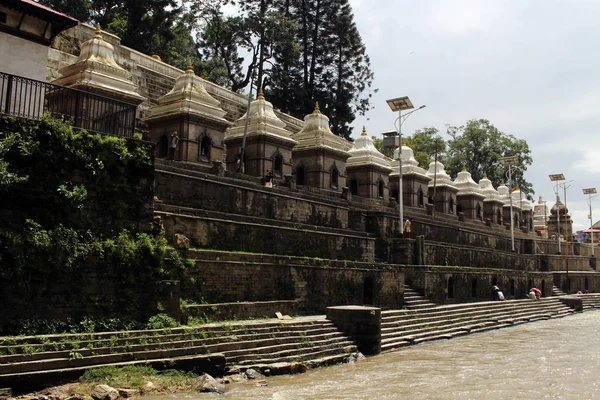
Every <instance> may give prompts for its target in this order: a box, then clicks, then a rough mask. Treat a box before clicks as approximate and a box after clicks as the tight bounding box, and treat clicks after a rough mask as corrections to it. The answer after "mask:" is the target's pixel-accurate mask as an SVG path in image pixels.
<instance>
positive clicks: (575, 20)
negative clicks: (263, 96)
mask: <svg viewBox="0 0 600 400" xmlns="http://www.w3.org/2000/svg"><path fill="white" fill-rule="evenodd" d="M350 3H351V4H352V6H353V9H354V13H355V20H356V23H357V25H358V28H359V31H360V33H361V36H362V37H363V40H364V42H365V43H366V45H367V52H368V54H369V56H370V58H371V67H372V69H373V71H374V73H375V82H374V87H376V88H379V89H380V90H379V93H377V94H375V95H374V96H373V100H372V101H373V105H374V106H375V109H374V110H372V111H370V112H369V114H368V115H367V116H366V117H362V116H357V119H356V121H355V123H354V124H353V125H354V132H355V133H354V135H355V136H356V134H357V133H358V132H360V129H361V127H362V125H363V124H365V123H366V125H367V129H368V131H369V133H370V134H372V135H377V134H379V133H381V132H384V131H389V130H391V129H394V128H393V122H394V119H395V116H394V115H393V113H391V111H390V110H389V108H388V107H387V104H386V103H385V100H386V99H389V98H393V97H398V96H403V95H408V96H410V98H411V99H412V101H413V103H414V104H427V108H426V109H424V110H422V111H419V112H418V113H415V114H414V115H413V116H412V117H411V118H410V119H409V120H407V122H406V123H405V124H404V125H403V129H402V130H403V132H405V133H406V134H410V133H411V132H412V131H413V130H414V129H418V128H421V127H423V126H435V127H436V128H438V129H439V130H440V131H441V132H442V133H443V132H445V124H452V125H461V124H463V123H465V122H466V121H467V120H468V119H472V118H486V119H489V120H490V121H491V122H492V123H493V124H494V125H496V126H497V127H498V128H499V129H500V130H502V131H504V132H507V133H511V134H513V135H515V136H516V137H517V138H520V139H525V140H526V141H527V142H528V144H529V147H530V149H531V151H532V155H533V158H534V164H533V165H532V166H531V167H530V168H529V169H528V171H527V172H526V177H527V179H528V180H529V181H530V182H532V183H533V185H534V189H535V191H536V193H537V194H542V195H543V196H544V198H546V199H553V198H554V194H553V186H552V184H551V182H550V180H549V179H548V174H550V173H556V172H562V173H564V174H565V176H567V178H569V179H574V180H575V182H574V183H573V186H572V188H571V189H569V203H570V204H569V209H570V210H571V213H572V216H573V219H574V222H575V224H576V225H577V226H580V227H581V226H584V225H589V221H586V220H585V217H586V216H587V213H588V211H587V209H586V207H587V203H586V202H585V198H584V196H583V194H582V192H581V189H582V188H583V187H593V186H597V187H598V188H599V189H600V182H599V179H598V177H599V176H600V135H598V133H597V130H598V129H600V113H598V110H599V109H600V84H599V83H598V69H599V66H600V55H599V54H598V52H596V51H594V49H595V48H596V47H597V43H598V42H600V24H598V23H597V16H598V15H600V1H597V0H545V1H541V0H537V1H522V0H494V1H483V0H452V1H451V0H421V1H416V2H415V1H414V0H410V1H409V0H376V1H375V0H369V1H367V0H350ZM367 117H368V118H369V121H367ZM561 197H562V195H561ZM571 204H572V205H571ZM598 205H599V206H600V198H599V199H598ZM594 215H598V217H599V219H600V211H599V212H596V211H594Z"/></svg>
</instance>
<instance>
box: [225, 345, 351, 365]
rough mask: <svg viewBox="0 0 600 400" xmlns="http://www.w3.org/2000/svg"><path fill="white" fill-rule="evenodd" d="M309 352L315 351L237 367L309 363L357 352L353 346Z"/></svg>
mask: <svg viewBox="0 0 600 400" xmlns="http://www.w3.org/2000/svg"><path fill="white" fill-rule="evenodd" d="M309 350H314V351H311V352H308V353H301V354H297V355H292V356H283V357H270V358H269V357H265V358H261V359H259V360H248V361H241V362H239V363H236V364H235V365H240V366H249V365H255V364H263V365H268V364H276V363H281V362H304V361H309V360H311V359H317V358H322V357H326V356H334V355H340V354H350V353H353V352H356V346H354V345H351V346H344V347H342V348H333V349H325V350H321V349H318V348H315V349H309Z"/></svg>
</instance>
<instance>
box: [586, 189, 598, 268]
mask: <svg viewBox="0 0 600 400" xmlns="http://www.w3.org/2000/svg"><path fill="white" fill-rule="evenodd" d="M596 193H597V192H596V188H587V189H583V194H587V195H588V206H589V207H590V215H588V217H590V235H591V239H592V257H596V256H595V254H594V220H593V218H592V199H593V197H592V195H593V194H596ZM594 197H596V196H594Z"/></svg>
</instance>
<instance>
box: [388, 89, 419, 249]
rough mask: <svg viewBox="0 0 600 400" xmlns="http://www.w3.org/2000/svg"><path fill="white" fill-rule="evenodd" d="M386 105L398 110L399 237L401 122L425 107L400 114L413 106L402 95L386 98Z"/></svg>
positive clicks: (402, 220)
mask: <svg viewBox="0 0 600 400" xmlns="http://www.w3.org/2000/svg"><path fill="white" fill-rule="evenodd" d="M386 101H387V103H388V105H389V106H390V109H391V110H392V111H393V112H396V111H398V119H397V120H396V121H398V127H397V131H398V139H399V141H400V143H399V147H398V204H399V206H400V207H399V208H400V225H399V230H400V237H404V230H403V226H402V225H403V223H404V208H403V206H404V205H403V203H402V200H403V195H402V194H403V193H402V122H404V121H406V118H408V116H409V115H411V114H412V113H414V112H416V111H419V110H421V109H423V108H425V106H424V105H422V106H421V107H419V108H417V109H416V110H412V111H410V112H408V113H406V114H404V115H402V110H410V109H413V108H415V107H414V106H413V104H412V102H411V101H410V99H409V98H408V96H404V97H397V98H395V99H390V100H386Z"/></svg>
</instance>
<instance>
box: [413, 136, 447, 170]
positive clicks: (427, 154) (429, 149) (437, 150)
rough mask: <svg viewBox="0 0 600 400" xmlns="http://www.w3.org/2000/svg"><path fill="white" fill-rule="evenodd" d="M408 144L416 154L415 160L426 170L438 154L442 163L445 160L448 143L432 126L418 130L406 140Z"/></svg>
mask: <svg viewBox="0 0 600 400" xmlns="http://www.w3.org/2000/svg"><path fill="white" fill-rule="evenodd" d="M406 144H407V146H408V147H410V148H411V149H412V150H413V152H414V154H415V160H417V161H418V162H419V165H420V166H421V167H423V168H425V169H427V167H428V166H429V163H431V162H432V161H433V160H434V158H435V156H436V154H437V156H438V159H439V160H440V161H442V160H443V158H444V153H445V152H446V142H445V141H444V138H442V136H440V134H439V131H438V130H437V129H436V128H434V127H432V126H430V127H425V128H422V129H417V130H416V131H415V133H413V135H412V136H409V137H407V138H406Z"/></svg>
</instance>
